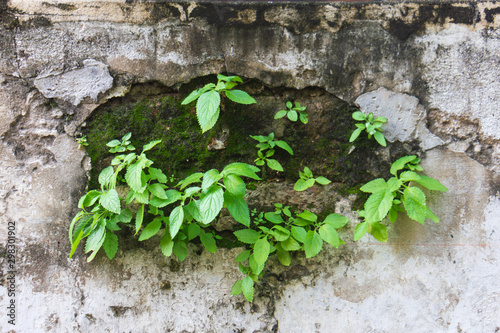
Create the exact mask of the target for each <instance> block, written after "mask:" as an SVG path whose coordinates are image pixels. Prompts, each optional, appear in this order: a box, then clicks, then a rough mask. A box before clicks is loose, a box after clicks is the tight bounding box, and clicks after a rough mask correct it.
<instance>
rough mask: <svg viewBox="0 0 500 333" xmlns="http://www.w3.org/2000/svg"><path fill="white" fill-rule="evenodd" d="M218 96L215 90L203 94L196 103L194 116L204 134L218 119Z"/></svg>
mask: <svg viewBox="0 0 500 333" xmlns="http://www.w3.org/2000/svg"><path fill="white" fill-rule="evenodd" d="M219 106H220V95H219V93H218V92H217V91H215V90H210V91H207V92H204V93H203V94H201V95H200V97H199V98H198V101H197V102H196V116H197V117H198V123H199V124H200V127H201V130H202V132H203V133H204V132H206V131H208V130H209V129H211V128H212V127H214V125H215V123H216V122H217V120H218V119H219V112H220V109H219Z"/></svg>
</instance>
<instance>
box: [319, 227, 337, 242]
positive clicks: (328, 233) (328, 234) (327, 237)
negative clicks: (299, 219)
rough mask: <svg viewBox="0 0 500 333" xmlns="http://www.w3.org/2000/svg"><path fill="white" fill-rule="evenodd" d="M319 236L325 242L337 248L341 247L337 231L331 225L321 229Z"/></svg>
mask: <svg viewBox="0 0 500 333" xmlns="http://www.w3.org/2000/svg"><path fill="white" fill-rule="evenodd" d="M319 235H320V236H321V238H322V239H323V240H324V241H325V242H327V243H328V244H330V245H331V246H333V247H335V248H337V247H339V245H340V238H339V235H338V234H337V231H336V230H335V228H334V227H333V226H332V225H331V224H328V223H325V224H323V225H322V226H321V227H320V228H319Z"/></svg>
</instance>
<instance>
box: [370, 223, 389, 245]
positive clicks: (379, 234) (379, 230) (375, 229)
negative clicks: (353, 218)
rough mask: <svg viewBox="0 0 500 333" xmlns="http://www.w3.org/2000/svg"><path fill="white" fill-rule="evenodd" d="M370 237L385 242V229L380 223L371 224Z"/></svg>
mask: <svg viewBox="0 0 500 333" xmlns="http://www.w3.org/2000/svg"><path fill="white" fill-rule="evenodd" d="M372 236H373V237H375V239H376V240H378V241H380V242H384V243H386V242H387V228H386V226H385V225H383V224H382V223H373V224H372Z"/></svg>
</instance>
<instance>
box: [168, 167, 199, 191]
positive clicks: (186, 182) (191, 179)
mask: <svg viewBox="0 0 500 333" xmlns="http://www.w3.org/2000/svg"><path fill="white" fill-rule="evenodd" d="M203 175H204V173H202V172H196V173H193V174H191V175H189V176H187V177H186V178H185V179H183V180H181V181H180V182H179V183H177V186H179V185H180V186H181V187H180V189H181V190H183V189H184V188H186V187H187V186H189V185H191V184H193V183H199V182H200V181H201V178H202V177H203ZM167 195H168V193H167Z"/></svg>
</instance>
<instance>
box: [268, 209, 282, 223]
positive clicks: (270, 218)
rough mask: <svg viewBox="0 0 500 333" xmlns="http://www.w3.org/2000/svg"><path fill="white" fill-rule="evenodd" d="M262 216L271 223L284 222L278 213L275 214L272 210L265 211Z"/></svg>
mask: <svg viewBox="0 0 500 333" xmlns="http://www.w3.org/2000/svg"><path fill="white" fill-rule="evenodd" d="M264 218H265V219H266V220H268V221H269V222H272V223H275V224H280V223H284V222H285V221H283V218H282V217H281V215H280V214H276V213H273V212H270V213H265V214H264Z"/></svg>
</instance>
